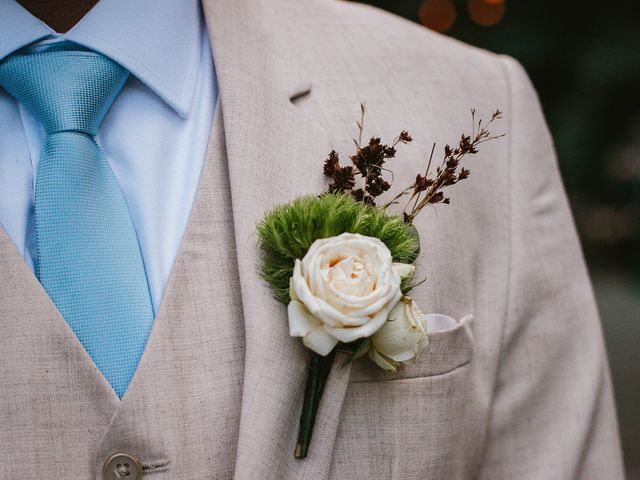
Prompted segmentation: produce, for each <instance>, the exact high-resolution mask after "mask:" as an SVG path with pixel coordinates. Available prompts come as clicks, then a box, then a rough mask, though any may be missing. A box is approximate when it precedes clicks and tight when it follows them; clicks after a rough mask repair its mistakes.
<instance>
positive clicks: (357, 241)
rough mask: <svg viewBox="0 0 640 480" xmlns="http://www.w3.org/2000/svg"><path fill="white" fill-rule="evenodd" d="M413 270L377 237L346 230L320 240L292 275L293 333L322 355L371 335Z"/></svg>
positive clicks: (291, 307) (399, 295) (382, 321)
mask: <svg viewBox="0 0 640 480" xmlns="http://www.w3.org/2000/svg"><path fill="white" fill-rule="evenodd" d="M413 271H414V267H413V266H412V265H407V264H401V263H393V261H392V258H391V252H390V251H389V249H388V248H387V246H386V245H385V244H384V243H383V242H382V241H381V240H379V239H377V238H372V237H367V236H364V235H359V234H351V233H343V234H342V235H339V236H337V237H331V238H324V239H320V240H316V241H315V242H314V243H313V245H311V247H310V248H309V250H308V252H307V253H306V255H305V256H304V258H303V259H302V260H296V263H295V267H294V270H293V277H291V302H290V303H289V307H288V314H289V331H290V333H291V335H292V336H294V337H302V338H303V343H304V344H305V345H306V346H307V347H308V348H310V349H311V350H313V351H315V352H317V353H319V354H320V355H327V354H328V353H329V352H331V350H332V349H333V348H334V347H335V346H336V344H337V343H338V342H344V343H349V342H353V341H354V340H358V339H360V338H366V337H370V336H371V335H373V334H374V333H375V332H376V331H377V330H378V329H379V328H380V327H382V325H384V323H385V322H386V321H387V318H388V316H389V312H390V311H391V309H392V308H393V307H394V306H395V305H396V303H398V301H399V300H400V298H401V297H402V294H401V292H400V280H401V277H408V276H410V275H412V274H413Z"/></svg>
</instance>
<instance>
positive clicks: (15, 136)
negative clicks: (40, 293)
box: [0, 0, 218, 312]
mask: <svg viewBox="0 0 640 480" xmlns="http://www.w3.org/2000/svg"><path fill="white" fill-rule="evenodd" d="M59 41H70V42H73V43H76V44H79V45H82V46H84V47H86V48H89V49H91V50H94V51H96V52H100V53H102V54H104V55H106V56H108V57H109V58H111V59H112V60H114V61H116V62H118V63H120V64H121V65H122V66H124V67H125V68H126V69H127V70H129V71H130V72H131V78H130V79H129V81H128V82H127V84H126V85H125V87H124V89H123V91H122V93H121V94H120V96H119V97H118V98H117V99H116V101H115V103H114V105H113V107H112V109H111V110H110V112H109V114H108V115H107V117H106V118H105V121H104V123H103V124H102V127H101V128H100V131H99V133H98V135H97V138H96V140H97V142H98V144H99V145H100V146H101V147H102V149H103V150H104V152H105V155H106V157H107V160H108V161H109V163H110V164H111V167H112V169H113V171H114V173H115V176H116V178H117V179H118V182H119V183H120V186H121V187H122V190H123V192H124V196H125V199H126V201H127V204H128V206H129V210H130V212H131V216H132V219H133V223H134V226H135V229H136V233H137V235H138V239H139V242H140V247H141V249H142V255H143V259H144V263H145V268H146V272H147V277H148V280H149V287H150V290H151V297H152V300H153V305H154V309H155V311H156V312H157V311H158V307H159V305H160V302H161V299H162V294H163V291H164V288H165V285H166V282H167V279H168V277H169V274H170V272H171V268H172V266H173V262H174V260H175V257H176V254H177V252H178V248H179V246H180V242H181V240H182V236H183V234H184V231H185V228H186V225H187V222H188V218H189V214H190V212H191V207H192V205H193V202H194V198H195V195H196V190H197V187H198V183H199V179H200V173H201V171H202V166H203V163H204V158H205V154H206V148H207V144H208V140H209V136H210V133H211V123H212V120H213V115H214V110H215V105H216V101H217V96H218V90H217V83H216V76H215V71H214V67H213V60H212V55H211V48H210V45H209V39H208V35H207V29H206V25H205V23H204V19H203V16H202V13H201V10H200V2H199V1H198V0H180V1H176V0H136V1H128V0H101V1H100V2H98V4H97V5H96V6H95V7H94V8H93V9H92V10H91V11H90V12H89V13H88V14H87V15H86V16H85V17H84V18H83V19H82V20H81V21H80V22H79V23H78V24H77V25H76V26H75V27H74V28H73V29H72V30H70V31H69V32H67V33H65V34H57V33H55V32H54V31H53V30H51V29H50V28H49V27H48V26H47V25H45V24H44V23H42V22H41V21H40V20H38V19H37V18H35V17H34V16H33V15H31V14H30V13H29V12H27V11H26V10H25V9H23V8H22V7H21V6H20V5H19V4H18V3H16V2H15V1H13V0H0V59H2V58H4V57H6V56H7V55H10V54H11V53H13V52H14V51H16V50H18V49H20V48H22V47H25V46H27V45H31V44H34V42H39V44H46V43H50V42H59ZM37 45H38V44H36V48H37ZM44 137H45V133H44V130H43V129H42V127H41V126H40V125H39V123H38V122H37V121H36V120H35V119H34V118H33V117H32V116H31V115H30V114H29V112H27V110H26V109H25V108H24V107H22V106H21V105H20V104H18V102H17V101H16V100H15V99H14V98H13V97H11V96H9V95H8V94H7V93H6V92H5V91H4V90H2V89H0V225H1V226H2V227H3V228H4V230H5V231H6V233H7V234H8V236H9V238H11V240H12V241H13V243H14V244H15V245H16V248H17V249H18V251H19V252H20V253H21V254H22V255H23V257H24V259H25V261H26V262H27V264H28V265H29V266H30V267H31V268H32V269H33V263H34V255H35V253H36V250H35V234H34V215H33V197H34V186H35V174H36V172H37V169H38V161H39V157H40V150H41V147H42V143H43V141H44ZM0 268H2V267H1V266H0Z"/></svg>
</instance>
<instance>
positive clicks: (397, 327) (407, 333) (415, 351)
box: [369, 297, 429, 372]
mask: <svg viewBox="0 0 640 480" xmlns="http://www.w3.org/2000/svg"><path fill="white" fill-rule="evenodd" d="M428 319H429V315H423V314H422V312H421V311H420V309H419V308H418V306H417V305H416V304H415V303H414V302H413V301H412V300H411V299H410V298H407V297H405V298H403V299H402V300H401V301H400V302H398V304H397V305H396V306H395V308H394V309H393V310H392V311H391V313H390V314H389V320H388V321H387V323H385V324H384V326H383V327H382V328H381V329H380V330H378V331H377V332H376V333H375V334H374V335H373V336H372V337H371V344H370V347H369V358H371V360H373V361H374V362H375V363H376V364H377V365H378V366H379V367H380V368H382V369H384V370H386V371H389V372H395V371H396V367H397V366H398V365H399V364H400V363H403V362H407V361H409V360H412V359H414V358H416V357H417V356H418V355H419V354H420V353H422V352H423V351H424V349H425V348H427V345H428V344H429V337H428V334H427V322H428Z"/></svg>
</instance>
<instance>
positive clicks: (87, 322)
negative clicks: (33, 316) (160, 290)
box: [0, 50, 154, 398]
mask: <svg viewBox="0 0 640 480" xmlns="http://www.w3.org/2000/svg"><path fill="white" fill-rule="evenodd" d="M128 76H129V72H127V71H126V70H124V69H123V68H122V67H120V66H119V65H118V64H116V63H114V62H113V61H111V60H109V59H108V58H106V57H104V56H102V55H99V54H97V53H94V52H89V51H69V50H62V51H60V50H57V51H56V50H53V51H45V52H41V53H31V54H15V55H13V56H11V57H9V58H8V59H7V60H5V61H4V62H2V63H0V86H2V87H3V88H4V89H5V90H7V92H9V93H10V94H11V95H13V96H14V97H15V98H16V99H17V100H18V101H19V102H20V103H22V104H23V105H24V106H25V107H26V108H27V109H28V110H29V111H30V112H31V113H32V114H33V116H34V117H35V118H37V119H38V121H39V122H40V123H41V124H42V126H43V127H44V129H45V131H46V134H47V136H46V138H45V141H44V146H43V148H42V155H41V157H40V163H39V166H38V172H37V176H36V187H35V230H36V248H37V260H36V276H37V277H38V279H39V280H40V282H41V283H42V286H43V287H44V289H45V290H46V291H47V293H48V294H49V296H50V297H51V299H52V300H53V302H54V303H55V305H56V307H57V308H58V310H59V311H60V313H61V314H62V316H63V317H64V318H65V320H66V321H67V323H68V324H69V326H70V327H71V329H72V330H73V332H74V333H75V335H76V336H77V338H78V340H79V341H80V342H81V343H82V345H83V346H84V348H85V349H86V350H87V352H88V353H89V355H90V356H91V358H92V359H93V361H94V362H95V363H96V365H97V367H98V368H99V369H100V371H101V372H102V373H103V375H104V376H105V378H106V379H107V380H108V381H109V383H110V384H111V386H112V387H113V389H114V391H115V392H116V394H117V395H118V397H120V398H122V396H123V395H124V393H125V391H126V389H127V386H128V385H129V382H130V381H131V377H132V376H133V374H134V372H135V370H136V368H137V366H138V362H139V360H140V357H141V356H142V352H143V350H144V346H145V343H146V341H147V337H148V336H149V332H150V330H151V326H152V323H153V318H154V312H153V306H152V303H151V296H150V293H149V286H148V282H147V276H146V273H145V269H144V263H143V260H142V254H141V252H140V245H139V244H138V239H137V237H136V232H135V229H134V226H133V222H132V220H131V216H130V214H129V210H128V207H127V204H126V201H125V198H124V196H123V194H122V191H121V189H120V185H119V184H118V181H117V179H116V177H115V176H114V174H113V171H112V170H111V167H110V165H109V163H108V162H107V160H106V158H105V156H104V153H103V152H102V150H101V148H100V147H99V146H98V144H97V143H96V141H95V138H94V137H95V135H96V133H97V131H98V128H99V126H100V124H101V123H102V120H103V119H104V117H105V115H106V113H107V111H108V110H109V108H111V105H112V104H113V101H114V100H115V98H116V97H117V96H118V94H119V93H120V91H121V90H122V87H123V86H124V83H125V81H126V80H127V78H128Z"/></svg>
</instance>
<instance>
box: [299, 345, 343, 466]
mask: <svg viewBox="0 0 640 480" xmlns="http://www.w3.org/2000/svg"><path fill="white" fill-rule="evenodd" d="M335 355H336V352H335V350H333V351H332V352H331V353H330V354H329V355H327V356H326V357H323V356H321V355H318V354H317V353H314V352H312V353H311V360H310V362H309V375H308V377H307V386H306V387H305V389H304V401H303V404H302V413H301V414H300V431H299V433H298V443H297V445H296V450H295V452H294V456H295V458H305V457H306V456H307V453H308V452H309V444H310V443H311V434H312V433H313V426H314V424H315V423H316V414H317V413H318V406H319V405H320V399H321V398H322V391H323V390H324V385H325V383H326V382H327V378H328V377H329V372H330V370H331V365H332V364H333V359H334V357H335Z"/></svg>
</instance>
